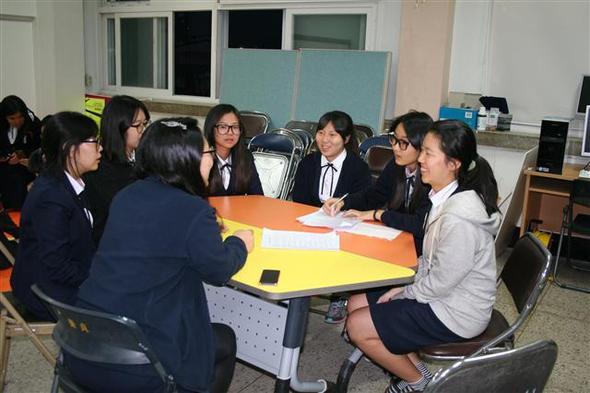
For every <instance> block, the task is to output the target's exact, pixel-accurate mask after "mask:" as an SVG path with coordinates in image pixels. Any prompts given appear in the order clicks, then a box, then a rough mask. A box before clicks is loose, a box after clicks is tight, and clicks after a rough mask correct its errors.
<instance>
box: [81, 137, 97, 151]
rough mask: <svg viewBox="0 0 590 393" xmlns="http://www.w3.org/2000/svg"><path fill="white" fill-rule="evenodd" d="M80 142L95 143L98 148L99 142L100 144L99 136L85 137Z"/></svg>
mask: <svg viewBox="0 0 590 393" xmlns="http://www.w3.org/2000/svg"><path fill="white" fill-rule="evenodd" d="M80 143H93V144H94V146H95V148H96V149H97V150H98V147H99V144H100V140H99V139H97V138H88V139H84V140H83V141H82V142H80Z"/></svg>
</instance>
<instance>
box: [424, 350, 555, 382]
mask: <svg viewBox="0 0 590 393" xmlns="http://www.w3.org/2000/svg"><path fill="white" fill-rule="evenodd" d="M556 359H557V345H556V344H555V342H553V341H537V342H534V343H532V344H528V345H525V346H523V347H520V348H516V349H511V350H508V351H503V352H498V353H494V354H489V355H481V356H472V357H469V358H466V359H464V360H460V361H458V362H456V363H454V364H453V365H452V366H450V367H449V368H447V369H443V370H442V371H440V372H438V373H437V374H436V375H435V376H434V378H433V379H432V381H431V382H430V383H429V384H428V386H427V387H426V389H425V390H424V393H443V392H444V393H446V392H461V393H471V392H473V393H476V392H477V393H504V392H531V393H532V392H542V391H543V389H544V387H545V385H546V383H547V380H548V379H549V376H550V375H551V371H552V370H553V365H554V364H555V360H556Z"/></svg>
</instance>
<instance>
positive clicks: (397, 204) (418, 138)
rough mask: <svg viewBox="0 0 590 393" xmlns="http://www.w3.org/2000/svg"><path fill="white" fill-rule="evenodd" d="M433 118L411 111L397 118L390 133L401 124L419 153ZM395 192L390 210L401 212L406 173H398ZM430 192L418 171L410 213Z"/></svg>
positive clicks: (390, 128)
mask: <svg viewBox="0 0 590 393" xmlns="http://www.w3.org/2000/svg"><path fill="white" fill-rule="evenodd" d="M432 123H433V121H432V118H431V117H430V116H429V115H428V114H427V113H425V112H416V111H410V112H408V113H406V114H403V115H401V116H398V117H396V118H395V119H394V120H393V122H392V123H391V126H390V127H389V133H390V134H391V133H394V132H395V130H396V129H397V127H398V126H399V125H400V124H401V125H402V126H403V127H404V130H405V131H406V136H407V138H408V141H409V142H410V144H411V145H412V146H413V147H414V148H415V149H416V150H417V151H418V152H420V150H421V149H422V141H423V140H424V136H425V135H426V132H427V131H428V130H429V129H430V127H432ZM394 182H395V184H394V187H393V189H394V192H393V195H392V196H391V200H390V201H389V204H388V206H387V207H388V209H392V210H399V209H400V208H401V207H402V206H403V205H404V191H405V182H406V173H405V171H397V176H396V177H395V179H394ZM429 191H430V186H428V185H425V184H424V183H422V179H421V177H420V170H417V171H416V177H415V179H414V191H413V193H412V197H411V199H410V204H409V206H408V213H412V212H414V211H415V210H416V209H417V208H418V205H419V204H420V203H421V201H422V200H423V199H424V197H425V195H426V194H428V192H429Z"/></svg>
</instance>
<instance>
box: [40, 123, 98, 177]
mask: <svg viewBox="0 0 590 393" xmlns="http://www.w3.org/2000/svg"><path fill="white" fill-rule="evenodd" d="M97 135H98V127H97V126H96V123H95V122H94V120H92V119H91V118H89V117H88V116H85V115H83V114H81V113H78V112H59V113H56V114H55V115H53V116H52V117H51V118H50V119H49V120H48V121H47V124H46V125H45V128H44V129H43V135H42V137H41V151H42V154H43V159H44V162H43V165H44V169H45V171H47V173H49V174H52V175H54V176H61V174H62V173H63V172H64V171H66V170H67V169H68V160H69V157H70V151H71V150H72V147H74V148H75V149H78V148H79V147H80V144H81V143H82V142H83V141H85V140H87V139H89V138H95V137H96V136H97ZM71 164H72V165H74V166H75V163H71ZM74 169H76V168H74ZM72 175H75V174H74V173H73V174H72Z"/></svg>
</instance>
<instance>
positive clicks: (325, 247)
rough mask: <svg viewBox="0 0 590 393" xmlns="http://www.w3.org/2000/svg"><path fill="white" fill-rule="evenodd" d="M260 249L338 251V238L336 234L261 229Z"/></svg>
mask: <svg viewBox="0 0 590 393" xmlns="http://www.w3.org/2000/svg"><path fill="white" fill-rule="evenodd" d="M261 247H262V248H283V249H290V250H321V251H338V250H340V237H338V234H336V232H329V233H308V232H296V231H277V230H273V229H268V228H263V229H262V244H261Z"/></svg>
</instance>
